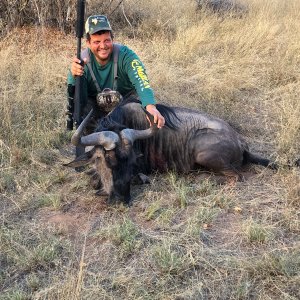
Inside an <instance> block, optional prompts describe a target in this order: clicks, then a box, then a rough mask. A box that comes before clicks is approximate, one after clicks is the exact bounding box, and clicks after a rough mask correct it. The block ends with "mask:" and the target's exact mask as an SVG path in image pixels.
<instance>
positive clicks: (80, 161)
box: [63, 149, 95, 168]
mask: <svg viewBox="0 0 300 300" xmlns="http://www.w3.org/2000/svg"><path fill="white" fill-rule="evenodd" d="M94 153H95V149H92V150H91V151H88V152H85V153H84V154H82V155H80V156H79V157H77V158H76V159H74V160H73V161H71V162H69V163H67V164H63V165H64V166H66V167H70V168H76V167H81V166H86V165H88V164H90V163H91V162H93V160H94Z"/></svg>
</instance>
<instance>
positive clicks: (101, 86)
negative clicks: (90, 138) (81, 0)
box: [67, 15, 165, 134]
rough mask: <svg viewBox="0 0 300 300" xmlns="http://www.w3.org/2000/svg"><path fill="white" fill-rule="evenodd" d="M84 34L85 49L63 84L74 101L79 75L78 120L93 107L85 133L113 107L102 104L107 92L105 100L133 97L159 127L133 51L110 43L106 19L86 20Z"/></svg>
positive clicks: (149, 90) (160, 124)
mask: <svg viewBox="0 0 300 300" xmlns="http://www.w3.org/2000/svg"><path fill="white" fill-rule="evenodd" d="M85 31H86V45H87V49H85V50H84V51H82V53H81V59H82V64H81V61H80V60H79V59H78V58H77V57H74V58H73V60H72V63H71V68H70V70H69V73H68V80H67V82H68V97H69V98H74V94H75V78H76V76H82V89H83V90H82V93H81V95H82V97H81V99H80V100H81V103H82V104H81V105H82V106H81V107H82V118H84V117H85V116H86V115H87V114H88V112H89V111H90V110H91V109H92V108H93V117H92V118H91V122H90V124H88V126H87V127H86V130H85V131H86V134H89V133H91V132H93V131H94V129H95V128H96V126H97V121H98V120H99V119H100V118H102V117H104V116H105V115H107V113H108V112H109V111H111V110H112V109H113V108H114V106H115V105H116V103H115V102H114V101H111V98H109V99H110V100H109V101H107V103H106V102H105V99H107V98H106V92H107V91H109V92H108V96H109V97H110V95H116V97H117V98H118V97H119V96H120V98H119V99H121V98H123V99H129V97H133V98H134V99H138V100H140V102H141V105H142V106H143V107H144V108H145V109H146V110H147V111H148V112H149V113H150V114H151V115H152V116H153V120H154V123H157V127H158V128H161V127H163V126H164V124H165V119H164V117H163V116H162V115H161V114H160V112H159V111H158V110H157V109H156V107H155V104H156V100H155V97H154V93H153V89H152V88H151V86H150V83H149V79H148V75H147V72H146V70H145V67H144V64H143V63H142V62H141V60H140V59H139V57H138V56H137V54H136V53H135V52H134V51H133V50H131V49H129V48H128V47H127V46H125V45H120V44H116V43H114V42H113V38H114V36H113V31H112V28H111V26H110V23H109V21H108V19H107V17H106V16H103V15H95V16H90V17H88V19H87V21H86V24H85ZM116 74H117V77H116ZM113 91H114V92H113ZM101 95H102V96H101ZM103 95H104V96H103ZM103 99H104V104H103V103H102V102H101V101H102V100H103ZM118 101H119V100H117V101H116V102H118ZM102 104H103V105H102Z"/></svg>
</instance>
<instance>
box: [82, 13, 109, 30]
mask: <svg viewBox="0 0 300 300" xmlns="http://www.w3.org/2000/svg"><path fill="white" fill-rule="evenodd" d="M100 30H109V31H112V29H111V27H110V24H109V21H108V19H107V17H106V16H103V15H96V16H90V17H88V19H87V20H86V22H85V32H86V33H89V34H94V33H96V32H98V31H100Z"/></svg>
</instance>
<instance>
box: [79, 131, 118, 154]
mask: <svg viewBox="0 0 300 300" xmlns="http://www.w3.org/2000/svg"><path fill="white" fill-rule="evenodd" d="M119 141H120V139H119V136H118V135H117V134H116V133H115V132H113V131H101V132H95V133H92V134H89V135H86V136H83V137H82V138H81V139H80V144H81V145H83V146H96V145H101V146H103V147H104V149H105V150H112V149H114V148H115V147H116V144H117V143H118V142H119Z"/></svg>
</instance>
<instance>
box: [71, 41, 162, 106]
mask: <svg viewBox="0 0 300 300" xmlns="http://www.w3.org/2000/svg"><path fill="white" fill-rule="evenodd" d="M88 52H89V55H90V62H91V66H92V69H93V72H94V74H95V77H96V79H97V82H98V84H99V86H100V89H101V90H103V89H104V88H110V89H112V88H113V81H114V74H113V73H114V62H113V55H111V57H110V60H109V62H108V63H107V64H106V65H105V66H101V65H100V64H99V63H98V62H97V60H96V59H95V56H94V54H93V53H92V52H91V51H90V49H88ZM83 76H84V79H85V80H83V97H92V98H93V97H96V95H97V89H96V86H95V84H94V82H93V79H92V76H91V74H90V72H89V69H88V67H87V66H85V67H84V75H83ZM67 81H68V84H71V85H75V78H74V77H73V76H72V74H71V72H70V71H69V73H68V80H67ZM117 91H118V92H119V93H120V94H121V95H123V96H125V95H126V94H128V93H129V92H132V91H136V92H137V95H138V96H139V98H140V100H141V102H142V105H143V106H144V107H145V106H146V105H148V104H155V102H156V101H155V98H154V93H153V90H152V88H151V86H150V84H149V79H148V76H147V73H146V70H145V67H144V65H143V63H142V62H141V61H140V59H139V57H138V56H137V55H136V54H135V53H134V52H133V51H132V50H131V49H129V48H128V47H127V46H124V45H121V47H120V51H119V57H118V80H117Z"/></svg>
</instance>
